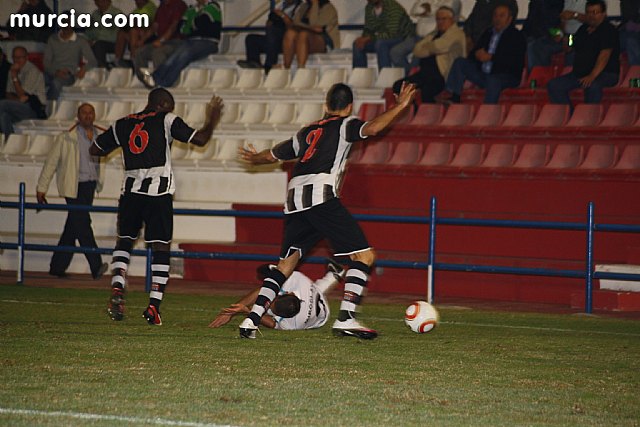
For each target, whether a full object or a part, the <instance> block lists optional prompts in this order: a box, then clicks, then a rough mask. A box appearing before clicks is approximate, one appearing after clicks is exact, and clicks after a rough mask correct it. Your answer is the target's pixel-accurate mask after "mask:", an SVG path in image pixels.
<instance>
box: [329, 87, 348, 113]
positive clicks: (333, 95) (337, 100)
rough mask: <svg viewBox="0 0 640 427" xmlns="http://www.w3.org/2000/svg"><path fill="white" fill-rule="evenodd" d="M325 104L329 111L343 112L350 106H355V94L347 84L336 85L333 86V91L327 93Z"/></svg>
mask: <svg viewBox="0 0 640 427" xmlns="http://www.w3.org/2000/svg"><path fill="white" fill-rule="evenodd" d="M325 102H326V104H327V108H328V109H329V111H338V110H343V109H345V108H347V107H348V106H349V104H353V92H352V91H351V88H350V87H349V86H347V85H346V84H344V83H336V84H334V85H333V86H331V89H329V92H327V99H326V101H325Z"/></svg>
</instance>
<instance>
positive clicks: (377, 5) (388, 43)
mask: <svg viewBox="0 0 640 427" xmlns="http://www.w3.org/2000/svg"><path fill="white" fill-rule="evenodd" d="M414 34H415V25H414V24H413V22H411V18H409V15H407V11H406V10H404V7H402V5H400V4H399V3H398V2H397V1H396V0H367V6H366V7H365V9H364V30H363V31H362V36H360V37H358V38H357V39H356V40H355V41H354V42H353V67H354V68H356V67H362V68H366V67H367V53H372V52H375V53H376V54H377V56H378V68H379V69H381V68H385V67H391V66H392V65H393V64H392V63H391V56H390V51H391V48H392V47H394V46H395V45H397V44H398V43H400V42H402V41H403V40H404V39H406V38H407V37H409V36H413V35H414Z"/></svg>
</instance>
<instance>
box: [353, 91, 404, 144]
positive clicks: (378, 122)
mask: <svg viewBox="0 0 640 427" xmlns="http://www.w3.org/2000/svg"><path fill="white" fill-rule="evenodd" d="M415 94H416V86H415V85H414V84H410V83H406V82H404V83H402V88H401V89H400V94H398V98H397V103H396V105H394V106H393V107H391V108H389V109H388V110H387V111H385V112H384V113H382V114H380V115H379V116H377V117H376V118H374V119H373V120H370V121H369V122H367V124H366V125H364V127H363V128H362V135H363V136H375V135H377V134H379V133H380V132H382V131H383V130H385V129H386V128H387V127H389V125H391V123H393V121H394V120H395V119H396V118H397V117H398V116H400V115H401V114H402V113H403V112H404V110H405V109H406V108H407V107H408V106H409V105H411V103H412V102H413V98H414V96H415Z"/></svg>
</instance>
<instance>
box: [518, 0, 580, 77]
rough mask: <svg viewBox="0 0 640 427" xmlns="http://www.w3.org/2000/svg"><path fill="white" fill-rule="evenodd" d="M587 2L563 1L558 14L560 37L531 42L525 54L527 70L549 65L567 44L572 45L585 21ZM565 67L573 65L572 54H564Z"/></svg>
mask: <svg viewBox="0 0 640 427" xmlns="http://www.w3.org/2000/svg"><path fill="white" fill-rule="evenodd" d="M586 4H587V0H564V6H563V10H562V12H561V13H560V30H561V32H560V33H558V35H559V36H560V37H547V38H539V39H537V40H536V41H535V42H533V43H532V44H531V46H530V48H529V49H528V52H527V61H528V66H529V69H532V68H533V67H535V66H548V65H551V57H552V56H553V55H555V54H557V53H560V52H562V51H563V50H564V47H566V46H567V45H568V44H569V43H573V37H574V36H575V34H576V31H578V28H580V25H582V23H583V22H585V21H586V15H585V14H584V13H583V12H584V10H585V6H586ZM564 63H565V65H571V64H573V54H572V53H571V52H568V51H567V52H565V58H564Z"/></svg>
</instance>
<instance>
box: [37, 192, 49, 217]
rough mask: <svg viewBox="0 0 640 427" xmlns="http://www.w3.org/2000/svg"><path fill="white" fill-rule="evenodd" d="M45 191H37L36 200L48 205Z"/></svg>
mask: <svg viewBox="0 0 640 427" xmlns="http://www.w3.org/2000/svg"><path fill="white" fill-rule="evenodd" d="M44 194H45V193H42V192H40V191H38V192H36V200H37V201H38V203H40V204H41V205H46V204H48V202H47V199H46V198H45V197H44ZM41 210H42V209H37V210H36V212H40V211H41Z"/></svg>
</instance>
